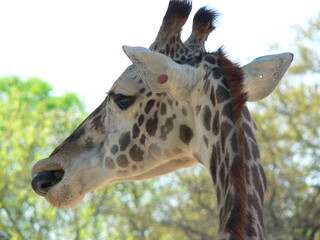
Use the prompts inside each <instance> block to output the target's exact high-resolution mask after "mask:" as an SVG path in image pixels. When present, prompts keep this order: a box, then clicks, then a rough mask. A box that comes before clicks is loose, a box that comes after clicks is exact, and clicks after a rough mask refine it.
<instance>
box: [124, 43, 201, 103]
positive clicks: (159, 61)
mask: <svg viewBox="0 0 320 240" xmlns="http://www.w3.org/2000/svg"><path fill="white" fill-rule="evenodd" d="M122 48H123V51H124V52H125V53H126V55H127V56H128V57H129V58H130V60H131V61H132V63H133V64H134V65H135V67H136V70H137V72H138V73H139V75H140V76H141V78H142V80H143V81H144V82H145V84H146V85H147V86H148V88H149V89H150V90H151V91H152V92H154V93H163V92H167V93H169V94H170V95H171V96H172V97H173V98H175V99H176V100H185V99H186V98H187V97H188V96H190V93H191V91H192V89H193V86H194V85H195V83H196V80H197V79H199V78H195V74H197V73H198V71H197V69H196V68H194V67H192V66H189V65H181V64H178V63H176V62H175V61H173V60H172V59H171V58H169V57H167V56H165V55H164V54H161V53H158V52H154V51H151V50H149V49H147V48H143V47H129V46H123V47H122Z"/></svg>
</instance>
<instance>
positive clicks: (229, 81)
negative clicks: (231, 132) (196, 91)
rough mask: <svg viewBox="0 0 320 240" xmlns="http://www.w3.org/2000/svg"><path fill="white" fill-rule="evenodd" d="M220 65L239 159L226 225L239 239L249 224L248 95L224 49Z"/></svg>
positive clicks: (234, 167)
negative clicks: (245, 110) (245, 112)
mask: <svg viewBox="0 0 320 240" xmlns="http://www.w3.org/2000/svg"><path fill="white" fill-rule="evenodd" d="M218 55H219V60H218V61H219V65H220V66H221V68H222V70H223V73H224V76H225V81H226V85H227V86H228V88H229V91H230V95H231V102H232V110H233V114H234V121H235V125H236V136H237V150H238V154H237V157H236V158H235V159H234V160H233V164H232V166H231V169H230V170H231V171H230V174H231V181H232V182H233V184H232V185H233V186H234V187H235V193H234V197H235V198H236V199H237V200H236V201H235V206H234V207H233V209H232V210H231V215H230V218H229V221H228V222H227V223H226V226H227V228H228V229H229V230H230V231H231V232H233V233H234V234H236V236H238V238H239V239H242V238H243V237H244V236H245V232H246V229H245V226H246V224H247V221H248V218H247V202H248V197H247V194H246V191H247V190H246V177H245V176H246V172H245V171H246V170H245V162H244V159H245V156H244V141H245V140H244V130H243V128H242V127H241V115H242V110H243V107H244V105H245V103H246V101H247V93H246V92H245V90H244V73H243V71H242V69H241V68H240V66H239V65H238V64H237V63H234V62H232V61H230V60H229V59H228V58H227V57H226V53H225V51H224V50H223V48H220V49H219V50H218Z"/></svg>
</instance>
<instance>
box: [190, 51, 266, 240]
mask: <svg viewBox="0 0 320 240" xmlns="http://www.w3.org/2000/svg"><path fill="white" fill-rule="evenodd" d="M211 57H212V59H211V66H209V67H208V72H209V73H210V75H208V78H207V79H206V80H204V81H201V82H199V83H198V85H197V88H196V90H195V91H194V94H193V96H192V102H193V104H194V106H193V107H194V112H195V115H196V132H198V133H199V134H198V136H197V138H198V139H197V141H198V142H199V143H203V144H198V145H197V146H196V148H197V149H196V150H195V153H196V154H197V155H198V156H199V158H200V160H201V161H202V162H203V163H204V165H205V166H206V168H207V169H208V171H209V172H210V174H211V177H212V180H213V183H214V187H215V191H216V195H217V200H218V205H219V218H220V226H219V234H218V238H217V239H264V229H263V219H262V209H263V201H264V194H265V191H266V181H265V176H264V172H263V169H262V167H261V163H260V157H259V151H258V147H257V143H256V138H255V125H254V122H253V121H252V119H251V117H250V114H249V111H248V109H247V107H246V106H245V105H244V102H243V104H242V106H235V105H237V104H238V103H239V101H241V100H237V101H236V102H235V101H234V99H233V96H234V93H233V92H234V91H235V90H234V89H231V88H232V87H230V86H229V85H230V81H229V80H230V79H229V80H228V78H232V77H237V78H239V77H240V80H241V76H231V75H230V74H228V73H226V71H228V68H229V67H232V66H228V64H231V62H227V63H226V64H227V65H224V66H223V64H221V59H220V60H219V61H218V58H219V57H220V58H221V57H223V56H219V54H217V55H215V56H212V55H211ZM214 59H216V60H214ZM219 65H220V66H219ZM221 65H222V66H221ZM234 70H235V69H233V70H232V72H233V73H234V72H235V71H234ZM231 84H232V83H231ZM237 111H240V112H239V113H238V112H237Z"/></svg>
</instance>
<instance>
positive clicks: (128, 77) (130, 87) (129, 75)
mask: <svg viewBox="0 0 320 240" xmlns="http://www.w3.org/2000/svg"><path fill="white" fill-rule="evenodd" d="M142 88H144V89H145V88H146V85H145V84H144V82H143V81H142V79H141V77H140V76H139V74H138V72H137V71H136V69H135V67H134V66H133V65H130V66H129V67H128V68H127V69H126V70H125V71H124V72H123V73H122V74H121V76H120V77H119V78H118V79H117V80H116V81H115V83H114V84H113V86H112V89H111V90H112V91H113V92H116V93H123V94H128V95H134V94H137V93H138V92H139V91H141V89H142Z"/></svg>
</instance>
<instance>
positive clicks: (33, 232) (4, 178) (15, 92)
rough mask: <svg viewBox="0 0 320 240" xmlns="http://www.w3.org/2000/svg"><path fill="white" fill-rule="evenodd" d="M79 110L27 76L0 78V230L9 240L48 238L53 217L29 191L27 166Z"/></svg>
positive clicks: (69, 97)
mask: <svg viewBox="0 0 320 240" xmlns="http://www.w3.org/2000/svg"><path fill="white" fill-rule="evenodd" d="M83 113H84V107H83V105H82V103H81V102H80V100H79V99H78V98H77V96H76V95H75V94H71V93H69V94H64V95H63V96H60V97H55V96H53V95H52V88H51V87H50V85H49V84H47V83H45V82H43V81H41V80H39V79H36V78H33V79H29V80H26V81H21V80H20V79H18V78H16V77H4V78H1V79H0V159H1V161H0V169H1V171H0V195H1V197H0V232H2V234H3V236H4V238H5V236H6V237H9V238H10V239H45V238H46V237H47V239H49V235H50V226H51V224H53V226H57V224H58V223H55V222H54V221H55V220H56V218H57V216H58V215H59V213H57V212H56V211H52V210H50V209H48V205H47V203H45V202H44V200H42V199H40V198H38V197H36V195H35V194H33V192H32V189H31V188H30V179H31V176H30V171H31V167H32V163H33V162H34V161H35V160H37V159H41V158H43V157H45V156H47V155H48V154H49V153H50V151H52V148H53V146H54V145H57V143H58V142H60V141H61V140H62V138H64V137H65V135H66V133H68V132H70V131H71V129H72V128H74V127H75V125H76V123H77V122H78V123H79V120H80V118H81V117H82V116H83Z"/></svg>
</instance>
